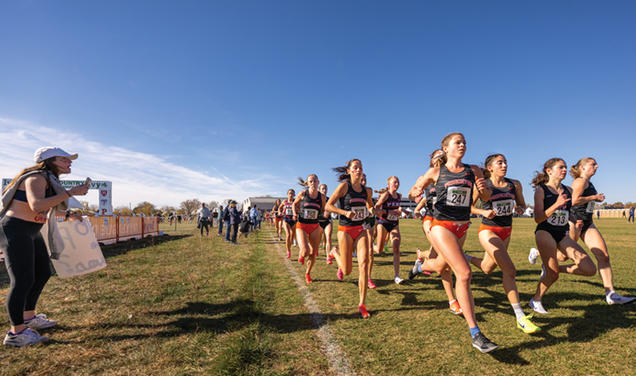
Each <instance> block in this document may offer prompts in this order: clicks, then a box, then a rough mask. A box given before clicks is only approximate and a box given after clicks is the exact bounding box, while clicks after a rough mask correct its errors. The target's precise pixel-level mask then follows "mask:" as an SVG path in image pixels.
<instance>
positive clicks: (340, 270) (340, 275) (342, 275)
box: [336, 268, 344, 281]
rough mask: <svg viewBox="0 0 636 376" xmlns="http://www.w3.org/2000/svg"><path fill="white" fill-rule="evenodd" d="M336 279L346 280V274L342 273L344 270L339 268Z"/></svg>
mask: <svg viewBox="0 0 636 376" xmlns="http://www.w3.org/2000/svg"><path fill="white" fill-rule="evenodd" d="M336 277H338V279H339V280H341V281H342V280H343V279H344V273H343V272H342V269H340V268H338V273H336Z"/></svg>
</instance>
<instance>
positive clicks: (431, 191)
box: [424, 184, 437, 217]
mask: <svg viewBox="0 0 636 376" xmlns="http://www.w3.org/2000/svg"><path fill="white" fill-rule="evenodd" d="M424 193H425V194H426V215H428V216H431V217H432V216H433V212H434V209H433V208H434V207H435V202H436V201H437V195H436V194H435V185H434V184H431V185H429V186H428V187H426V190H425V191H424Z"/></svg>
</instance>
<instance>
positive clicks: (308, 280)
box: [305, 273, 312, 284]
mask: <svg viewBox="0 0 636 376" xmlns="http://www.w3.org/2000/svg"><path fill="white" fill-rule="evenodd" d="M305 281H307V284H309V283H311V282H312V280H311V276H310V275H309V273H305Z"/></svg>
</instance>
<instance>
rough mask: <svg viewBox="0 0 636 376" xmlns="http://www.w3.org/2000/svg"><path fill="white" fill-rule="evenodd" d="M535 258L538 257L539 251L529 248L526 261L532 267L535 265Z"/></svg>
mask: <svg viewBox="0 0 636 376" xmlns="http://www.w3.org/2000/svg"><path fill="white" fill-rule="evenodd" d="M537 257H539V250H538V249H536V248H530V253H528V261H529V262H530V263H531V264H533V265H534V264H536V263H537Z"/></svg>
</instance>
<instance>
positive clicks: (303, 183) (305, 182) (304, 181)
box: [288, 174, 320, 192]
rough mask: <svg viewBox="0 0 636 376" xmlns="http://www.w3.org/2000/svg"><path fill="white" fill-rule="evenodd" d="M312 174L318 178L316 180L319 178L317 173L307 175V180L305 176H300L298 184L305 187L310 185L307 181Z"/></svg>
mask: <svg viewBox="0 0 636 376" xmlns="http://www.w3.org/2000/svg"><path fill="white" fill-rule="evenodd" d="M312 176H313V177H315V178H316V180H318V175H316V174H309V176H307V179H306V180H303V178H301V177H300V176H299V177H298V184H300V185H302V186H303V187H308V186H309V184H308V183H307V181H309V178H310V177H312ZM318 188H320V187H318ZM288 192H289V191H288Z"/></svg>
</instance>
